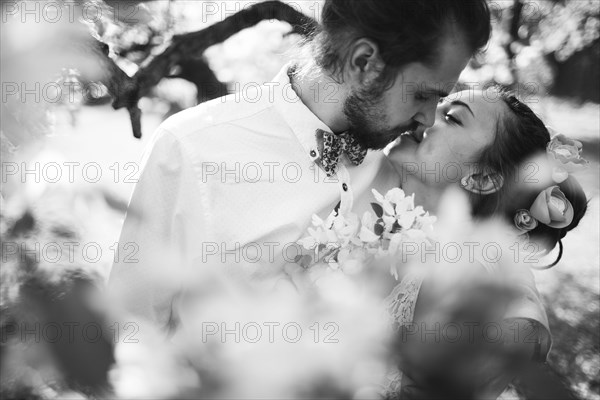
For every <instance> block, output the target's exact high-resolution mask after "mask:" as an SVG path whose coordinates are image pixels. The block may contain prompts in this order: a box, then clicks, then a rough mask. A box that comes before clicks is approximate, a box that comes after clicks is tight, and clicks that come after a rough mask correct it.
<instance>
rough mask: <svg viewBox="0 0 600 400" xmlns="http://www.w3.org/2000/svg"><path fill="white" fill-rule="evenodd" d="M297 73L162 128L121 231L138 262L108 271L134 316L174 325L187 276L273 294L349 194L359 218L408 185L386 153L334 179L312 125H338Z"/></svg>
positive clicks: (344, 164)
mask: <svg viewBox="0 0 600 400" xmlns="http://www.w3.org/2000/svg"><path fill="white" fill-rule="evenodd" d="M290 67H291V65H287V66H285V67H284V68H283V69H282V71H281V72H280V73H279V74H278V76H277V77H276V78H275V79H274V81H273V82H268V83H266V84H265V85H263V86H260V87H259V86H258V85H256V87H254V90H253V91H248V90H246V91H245V92H243V93H238V94H232V95H229V96H226V97H223V98H220V99H215V100H213V101H210V102H206V103H203V104H200V105H198V106H196V107H193V108H190V109H187V110H185V111H182V112H180V113H178V114H176V115H174V116H172V117H170V118H168V119H167V120H166V121H164V122H163V123H162V124H161V125H160V127H159V128H158V129H157V132H156V133H155V136H154V138H153V142H152V144H151V148H150V150H149V151H148V152H147V153H146V154H145V156H144V161H143V163H144V167H143V171H142V173H141V176H140V179H139V181H138V183H137V185H136V188H135V190H134V192H133V195H132V198H131V201H130V205H129V210H128V213H127V217H126V219H125V223H124V226H123V230H122V233H121V238H120V249H121V250H123V251H122V254H128V255H130V257H125V256H123V257H120V258H119V259H118V260H116V262H115V264H114V266H113V268H112V271H111V275H110V284H111V288H112V289H116V290H117V294H118V295H119V296H124V298H123V300H124V301H125V302H126V305H127V307H128V309H129V311H130V312H132V313H134V314H136V315H138V316H140V317H143V318H146V319H149V320H151V321H153V322H155V323H156V324H158V325H159V326H162V327H165V326H168V325H169V323H170V322H171V323H172V322H173V318H174V317H176V314H177V313H175V314H174V313H173V311H174V310H173V308H177V307H173V305H174V304H175V303H174V300H175V299H176V298H177V297H178V296H177V295H178V294H180V293H181V292H185V289H183V287H184V286H185V285H184V281H186V282H185V283H186V284H189V283H190V282H189V279H190V278H189V276H190V275H189V274H190V272H191V273H195V272H200V274H199V276H202V273H205V272H207V271H213V272H214V271H218V273H219V275H220V276H221V277H222V278H223V277H224V281H229V282H237V283H239V284H242V285H250V286H252V287H254V288H256V287H259V288H261V289H262V287H264V289H265V290H269V289H272V288H273V287H274V285H275V284H276V283H277V281H278V280H279V279H281V278H282V277H283V276H285V273H284V271H283V266H284V265H285V264H286V263H289V262H293V260H294V258H295V256H296V255H297V254H298V252H299V246H298V245H297V244H296V241H297V240H298V239H301V238H302V237H304V236H306V229H307V227H309V226H310V223H311V217H312V215H313V214H318V215H320V216H321V217H326V216H327V215H328V214H329V213H330V212H331V211H332V210H333V209H334V207H335V206H336V204H338V203H339V202H340V200H341V199H342V198H344V200H345V201H344V202H343V204H344V206H346V205H347V206H348V207H352V208H353V210H354V211H355V212H357V213H359V215H361V214H362V213H363V212H364V211H366V210H367V209H370V207H369V203H370V202H372V201H373V200H374V199H373V195H372V193H371V189H372V188H375V189H377V190H379V191H380V192H385V191H387V190H389V189H390V188H392V187H394V186H398V184H399V183H400V179H399V177H398V175H397V174H396V172H395V171H394V169H393V167H392V166H391V164H390V163H389V162H388V160H387V158H386V157H385V156H384V154H383V152H381V151H369V153H368V154H367V156H366V158H365V160H364V161H363V163H362V164H361V165H359V166H354V165H353V164H352V163H351V162H349V160H347V158H346V157H345V156H343V157H342V158H341V161H340V166H339V171H338V173H337V176H334V177H332V178H327V176H326V174H325V172H324V170H323V169H322V167H321V165H320V162H319V160H320V159H319V140H318V138H317V137H316V130H317V129H318V128H319V129H322V130H326V131H331V130H330V128H329V127H327V125H325V124H324V123H323V122H322V121H321V120H319V118H317V116H315V115H314V114H313V113H312V112H311V111H310V110H309V109H308V108H307V107H306V106H305V105H304V104H303V103H302V101H301V100H300V98H299V97H298V95H297V93H296V92H295V90H294V89H293V88H292V87H291V84H290V79H289V76H288V74H287V72H288V70H289V68H290ZM128 249H129V251H127V250H128ZM215 267H216V268H215ZM211 273H212V272H211ZM221 281H223V279H221Z"/></svg>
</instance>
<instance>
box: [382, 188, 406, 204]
mask: <svg viewBox="0 0 600 400" xmlns="http://www.w3.org/2000/svg"><path fill="white" fill-rule="evenodd" d="M405 197H406V196H405V194H404V190H402V189H400V188H393V189H390V190H389V191H388V192H387V193H386V194H385V200H387V201H389V202H391V203H394V204H398V203H400V202H402V201H403V200H404V198H405Z"/></svg>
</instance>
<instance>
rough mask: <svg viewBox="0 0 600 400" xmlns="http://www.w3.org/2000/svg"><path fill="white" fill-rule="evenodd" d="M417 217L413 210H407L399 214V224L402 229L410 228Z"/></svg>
mask: <svg viewBox="0 0 600 400" xmlns="http://www.w3.org/2000/svg"><path fill="white" fill-rule="evenodd" d="M415 219H416V215H415V214H414V213H413V212H412V211H406V212H404V213H403V214H400V215H398V225H400V226H401V227H402V229H410V228H411V227H412V226H413V224H414V222H415Z"/></svg>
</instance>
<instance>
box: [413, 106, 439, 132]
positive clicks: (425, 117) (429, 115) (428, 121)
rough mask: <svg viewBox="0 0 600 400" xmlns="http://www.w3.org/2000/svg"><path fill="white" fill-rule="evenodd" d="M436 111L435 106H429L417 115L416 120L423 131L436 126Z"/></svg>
mask: <svg viewBox="0 0 600 400" xmlns="http://www.w3.org/2000/svg"><path fill="white" fill-rule="evenodd" d="M435 109H436V105H435V104H434V105H432V106H427V108H424V109H422V110H420V111H419V112H418V113H417V115H415V117H414V120H415V121H417V122H418V123H419V124H421V125H422V126H423V129H425V128H431V127H432V126H433V124H435Z"/></svg>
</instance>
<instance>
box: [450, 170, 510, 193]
mask: <svg viewBox="0 0 600 400" xmlns="http://www.w3.org/2000/svg"><path fill="white" fill-rule="evenodd" d="M503 185H504V178H503V177H502V175H500V174H498V173H496V172H473V173H470V174H469V175H467V176H464V177H463V178H462V179H461V180H460V186H461V187H462V188H463V189H465V190H467V191H469V192H471V193H475V194H483V195H486V194H492V193H496V192H497V191H498V190H500V189H501V188H502V186H503Z"/></svg>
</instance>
